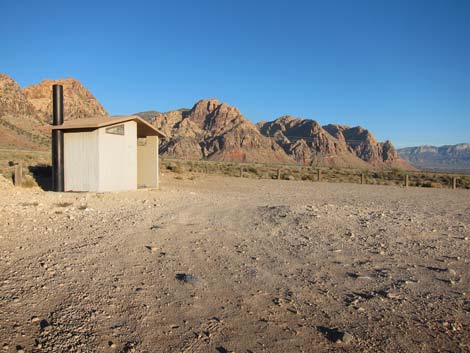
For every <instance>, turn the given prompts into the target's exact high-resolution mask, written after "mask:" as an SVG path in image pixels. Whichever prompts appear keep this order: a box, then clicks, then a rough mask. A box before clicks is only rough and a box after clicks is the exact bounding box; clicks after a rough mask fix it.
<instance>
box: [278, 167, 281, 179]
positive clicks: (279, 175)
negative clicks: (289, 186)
mask: <svg viewBox="0 0 470 353" xmlns="http://www.w3.org/2000/svg"><path fill="white" fill-rule="evenodd" d="M277 180H281V169H280V168H279V169H278V170H277Z"/></svg>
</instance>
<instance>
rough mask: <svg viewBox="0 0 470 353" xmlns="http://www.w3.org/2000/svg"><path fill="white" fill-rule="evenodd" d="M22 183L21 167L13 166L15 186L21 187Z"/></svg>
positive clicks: (19, 165)
mask: <svg viewBox="0 0 470 353" xmlns="http://www.w3.org/2000/svg"><path fill="white" fill-rule="evenodd" d="M22 181H23V165H22V164H21V163H17V164H16V165H15V175H14V182H15V186H21V183H22Z"/></svg>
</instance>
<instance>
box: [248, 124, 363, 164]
mask: <svg viewBox="0 0 470 353" xmlns="http://www.w3.org/2000/svg"><path fill="white" fill-rule="evenodd" d="M257 126H258V128H259V130H260V132H261V133H262V134H263V135H265V136H270V137H272V138H274V140H275V141H276V142H277V143H278V144H279V145H280V146H282V148H283V149H284V151H285V152H286V153H287V154H288V155H291V156H293V158H294V159H295V161H296V162H297V164H300V165H319V166H329V167H358V168H360V167H362V168H368V167H369V166H368V165H367V163H365V162H364V161H362V160H361V159H360V158H358V157H357V156H356V155H355V154H354V153H353V152H352V151H351V150H350V149H349V148H348V146H347V145H346V143H345V141H344V138H343V137H342V136H340V137H339V138H337V137H334V136H332V135H331V134H330V133H328V132H327V131H326V130H325V129H323V128H322V127H321V125H320V124H318V123H317V122H316V121H314V120H308V119H300V118H293V117H291V116H283V117H281V118H278V119H276V120H274V121H272V122H263V123H259V124H258V125H257Z"/></svg>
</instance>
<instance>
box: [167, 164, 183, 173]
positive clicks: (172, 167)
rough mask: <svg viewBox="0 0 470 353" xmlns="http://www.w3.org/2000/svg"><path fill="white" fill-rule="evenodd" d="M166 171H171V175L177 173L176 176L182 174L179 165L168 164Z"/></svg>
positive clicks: (181, 168)
mask: <svg viewBox="0 0 470 353" xmlns="http://www.w3.org/2000/svg"><path fill="white" fill-rule="evenodd" d="M166 169H168V170H170V171H172V172H173V173H177V174H181V173H183V167H182V166H181V164H179V163H169V164H168V165H167V166H166Z"/></svg>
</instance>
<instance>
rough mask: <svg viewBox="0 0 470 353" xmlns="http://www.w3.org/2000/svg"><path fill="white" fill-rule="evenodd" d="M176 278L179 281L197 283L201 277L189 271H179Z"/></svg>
mask: <svg viewBox="0 0 470 353" xmlns="http://www.w3.org/2000/svg"><path fill="white" fill-rule="evenodd" d="M175 278H176V279H177V280H178V281H181V282H184V283H188V284H196V283H198V282H199V279H198V278H197V277H195V276H193V275H191V274H189V273H177V274H176V276H175Z"/></svg>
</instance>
